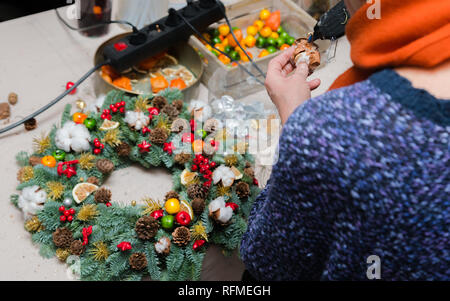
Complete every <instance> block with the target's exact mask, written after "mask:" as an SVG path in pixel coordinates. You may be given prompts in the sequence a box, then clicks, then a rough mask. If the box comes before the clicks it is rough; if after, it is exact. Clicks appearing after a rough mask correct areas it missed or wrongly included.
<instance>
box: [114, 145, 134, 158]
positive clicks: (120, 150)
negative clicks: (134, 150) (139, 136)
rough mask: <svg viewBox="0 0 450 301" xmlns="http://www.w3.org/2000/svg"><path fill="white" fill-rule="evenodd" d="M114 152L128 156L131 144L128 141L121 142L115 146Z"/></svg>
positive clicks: (121, 155)
mask: <svg viewBox="0 0 450 301" xmlns="http://www.w3.org/2000/svg"><path fill="white" fill-rule="evenodd" d="M116 152H117V154H118V155H119V156H120V157H128V156H129V155H130V153H131V146H130V145H129V144H128V143H125V142H122V143H120V144H119V145H118V146H116Z"/></svg>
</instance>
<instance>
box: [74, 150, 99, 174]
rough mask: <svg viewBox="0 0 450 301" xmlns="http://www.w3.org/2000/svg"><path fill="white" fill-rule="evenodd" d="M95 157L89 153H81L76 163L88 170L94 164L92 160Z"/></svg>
mask: <svg viewBox="0 0 450 301" xmlns="http://www.w3.org/2000/svg"><path fill="white" fill-rule="evenodd" d="M96 158H97V157H96V156H94V155H93V154H91V153H82V154H81V155H80V158H78V164H79V165H80V168H81V169H85V170H90V169H92V168H94V166H95V163H94V160H95V159H96Z"/></svg>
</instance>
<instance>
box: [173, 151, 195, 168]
mask: <svg viewBox="0 0 450 301" xmlns="http://www.w3.org/2000/svg"><path fill="white" fill-rule="evenodd" d="M173 159H174V160H175V162H177V163H178V164H181V165H183V164H185V163H187V162H189V161H190V160H191V155H190V154H183V153H181V154H176V155H175V157H174V158H173Z"/></svg>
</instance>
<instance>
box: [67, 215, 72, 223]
mask: <svg viewBox="0 0 450 301" xmlns="http://www.w3.org/2000/svg"><path fill="white" fill-rule="evenodd" d="M67 221H68V222H69V223H70V222H72V221H73V216H72V215H69V216H68V217H67Z"/></svg>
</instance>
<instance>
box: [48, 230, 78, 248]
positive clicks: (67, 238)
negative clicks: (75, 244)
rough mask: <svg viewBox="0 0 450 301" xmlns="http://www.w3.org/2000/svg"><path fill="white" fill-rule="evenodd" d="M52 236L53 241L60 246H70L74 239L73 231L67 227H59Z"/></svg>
mask: <svg viewBox="0 0 450 301" xmlns="http://www.w3.org/2000/svg"><path fill="white" fill-rule="evenodd" d="M52 237H53V243H54V244H55V246H57V247H58V248H68V247H70V244H71V243H72V241H73V235H72V232H71V231H70V230H69V229H67V228H57V229H56V230H55V232H53V234H52Z"/></svg>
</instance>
